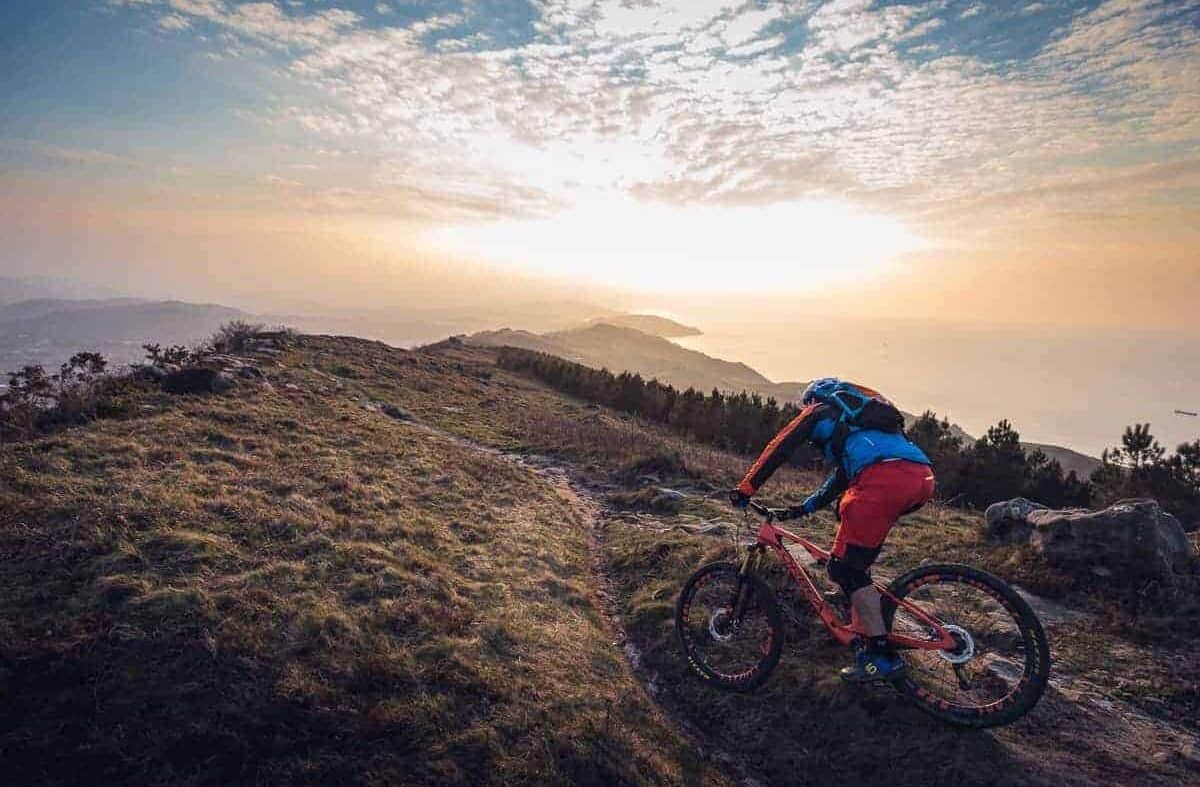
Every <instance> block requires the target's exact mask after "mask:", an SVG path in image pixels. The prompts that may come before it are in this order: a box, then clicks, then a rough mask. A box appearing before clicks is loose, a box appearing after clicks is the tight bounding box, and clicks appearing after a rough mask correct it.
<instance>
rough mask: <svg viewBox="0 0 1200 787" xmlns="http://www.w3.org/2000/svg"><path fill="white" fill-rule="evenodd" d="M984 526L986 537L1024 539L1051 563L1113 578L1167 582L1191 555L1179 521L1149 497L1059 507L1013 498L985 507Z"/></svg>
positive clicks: (1185, 567) (1185, 566) (1190, 560)
mask: <svg viewBox="0 0 1200 787" xmlns="http://www.w3.org/2000/svg"><path fill="white" fill-rule="evenodd" d="M986 528H987V535H988V538H989V540H992V541H995V542H1000V543H1008V544H1028V545H1029V546H1030V548H1032V549H1033V550H1035V551H1037V552H1038V553H1040V554H1042V555H1044V556H1045V558H1046V560H1047V561H1049V562H1050V563H1052V564H1054V565H1059V566H1063V567H1074V568H1088V569H1090V570H1092V572H1093V573H1095V574H1097V575H1101V576H1108V575H1112V576H1114V577H1117V578H1118V579H1159V580H1165V581H1168V582H1169V581H1171V580H1172V579H1173V578H1174V577H1176V576H1177V575H1179V574H1182V573H1185V572H1188V571H1189V570H1191V567H1192V566H1193V562H1194V559H1195V557H1196V550H1195V548H1194V547H1193V545H1192V542H1191V541H1190V540H1189V539H1188V537H1187V534H1186V533H1185V532H1184V530H1183V526H1182V525H1180V524H1179V520H1178V519H1176V518H1175V517H1174V516H1172V515H1171V514H1169V513H1167V512H1166V511H1163V510H1162V508H1161V507H1160V506H1159V505H1158V503H1157V502H1156V501H1154V500H1150V499H1137V500H1121V501H1118V502H1116V503H1114V504H1112V505H1111V506H1109V507H1108V508H1105V509H1103V510H1100V511H1090V510H1087V509H1067V510H1061V511H1059V510H1053V509H1050V508H1047V507H1045V506H1042V505H1039V504H1037V503H1034V502H1032V501H1030V500H1025V499H1024V498H1017V499H1015V500H1009V501H1006V502H1003V503H996V504H994V505H992V506H990V507H989V508H988V510H987V514H986Z"/></svg>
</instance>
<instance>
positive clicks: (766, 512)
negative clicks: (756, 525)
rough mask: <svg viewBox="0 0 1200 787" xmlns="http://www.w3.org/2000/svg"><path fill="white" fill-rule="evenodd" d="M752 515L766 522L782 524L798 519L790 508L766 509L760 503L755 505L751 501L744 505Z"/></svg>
mask: <svg viewBox="0 0 1200 787" xmlns="http://www.w3.org/2000/svg"><path fill="white" fill-rule="evenodd" d="M746 507H747V508H749V509H750V510H751V511H753V512H754V513H756V514H758V515H759V516H762V517H764V518H766V520H767V521H768V522H784V521H787V520H789V519H798V518H799V516H797V515H796V514H793V513H792V510H791V509H790V508H767V507H766V506H764V505H763V504H762V503H756V502H754V501H753V500H751V501H750V502H749V503H747V504H746Z"/></svg>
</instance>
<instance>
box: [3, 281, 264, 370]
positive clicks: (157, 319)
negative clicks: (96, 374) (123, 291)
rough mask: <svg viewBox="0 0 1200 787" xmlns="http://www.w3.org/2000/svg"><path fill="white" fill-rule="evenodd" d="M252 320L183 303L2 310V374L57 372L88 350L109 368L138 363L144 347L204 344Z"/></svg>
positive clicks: (57, 303)
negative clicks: (228, 326)
mask: <svg viewBox="0 0 1200 787" xmlns="http://www.w3.org/2000/svg"><path fill="white" fill-rule="evenodd" d="M236 319H243V320H252V319H253V317H252V315H249V314H247V313H246V312H243V311H240V310H238V309H232V308H230V307H228V306H219V305H216V304H202V303H184V302H181V301H142V300H136V299H130V298H116V299H108V300H82V301H75V300H64V299H46V298H43V299H36V300H27V301H21V302H18V303H12V304H8V305H3V306H0V372H5V371H10V370H13V369H16V368H18V367H21V366H24V365H26V364H41V365H43V366H45V367H47V368H54V367H57V366H58V365H59V364H60V363H62V362H63V361H65V360H66V359H67V358H69V357H70V356H71V355H72V354H74V353H76V352H80V351H83V350H88V351H94V352H99V353H102V354H103V355H104V356H105V357H107V358H108V359H109V362H110V364H114V365H116V364H125V363H131V362H133V361H136V360H139V359H140V358H141V357H142V356H143V355H144V353H143V351H142V349H141V345H142V344H143V343H146V342H155V343H158V344H163V345H170V344H185V345H190V344H193V343H196V342H199V341H200V340H202V339H205V338H207V337H208V336H209V335H211V334H212V333H213V332H214V331H215V330H216V329H217V328H218V327H219V326H220V325H221V324H222V323H225V322H228V321H230V320H236Z"/></svg>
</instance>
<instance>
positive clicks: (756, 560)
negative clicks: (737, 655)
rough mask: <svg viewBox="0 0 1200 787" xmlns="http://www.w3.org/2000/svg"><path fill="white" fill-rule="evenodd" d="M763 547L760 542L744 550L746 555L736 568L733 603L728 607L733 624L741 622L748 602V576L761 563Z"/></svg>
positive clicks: (736, 624)
mask: <svg viewBox="0 0 1200 787" xmlns="http://www.w3.org/2000/svg"><path fill="white" fill-rule="evenodd" d="M763 550H764V547H763V545H762V544H755V545H754V546H752V547H750V548H749V549H747V550H746V556H745V557H743V558H742V565H741V567H740V568H738V576H737V587H736V588H735V589H734V591H733V603H732V604H731V605H730V609H731V610H732V612H733V625H734V626H740V625H741V624H742V616H744V615H745V614H746V605H747V604H749V603H750V592H749V591H750V582H749V580H748V577H750V576H752V575H754V574H755V572H757V571H758V568H759V566H760V565H762V557H763Z"/></svg>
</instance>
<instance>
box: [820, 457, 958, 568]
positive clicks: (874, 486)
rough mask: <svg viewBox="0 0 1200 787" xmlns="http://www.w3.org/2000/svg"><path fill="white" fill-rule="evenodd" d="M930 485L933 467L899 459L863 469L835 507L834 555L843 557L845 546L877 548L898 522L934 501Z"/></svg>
mask: <svg viewBox="0 0 1200 787" xmlns="http://www.w3.org/2000/svg"><path fill="white" fill-rule="evenodd" d="M933 483H934V482H933V468H931V467H929V466H928V465H923V464H918V463H917V462H909V461H906V460H902V459H901V460H896V461H893V462H879V463H878V464H873V465H871V466H870V467H868V468H867V469H866V470H863V471H862V472H861V473H859V475H858V478H855V479H854V483H852V484H851V485H850V488H849V489H847V490H846V493H845V494H844V495H842V502H841V504H840V505H839V506H838V516H839V517H840V518H841V524H840V525H838V531H837V537H836V538H834V541H833V554H834V555H836V556H837V557H840V558H844V557H845V556H846V546H847V545H848V544H853V545H855V546H860V547H866V548H868V549H878V548H879V546H880V545H881V544H883V540H884V539H885V538H887V534H888V531H889V530H891V529H892V525H894V524H896V520H897V519H899V518H900V517H902V516H904V515H905V514H908V513H911V512H913V511H916V510H917V509H918V508H920V507H921V506H923V505H925V504H926V503H928V502H929V501H930V500H931V499H933Z"/></svg>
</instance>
